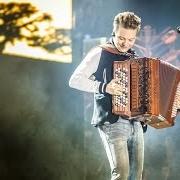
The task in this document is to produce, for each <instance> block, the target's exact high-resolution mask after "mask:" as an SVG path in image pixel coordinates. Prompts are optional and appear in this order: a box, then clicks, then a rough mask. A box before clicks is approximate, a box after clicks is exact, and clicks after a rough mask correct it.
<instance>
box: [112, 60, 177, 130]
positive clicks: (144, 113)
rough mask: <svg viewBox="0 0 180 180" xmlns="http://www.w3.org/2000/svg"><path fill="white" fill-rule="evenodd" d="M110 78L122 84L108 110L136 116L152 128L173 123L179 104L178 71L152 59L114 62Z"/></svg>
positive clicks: (132, 116)
mask: <svg viewBox="0 0 180 180" xmlns="http://www.w3.org/2000/svg"><path fill="white" fill-rule="evenodd" d="M113 68H114V71H113V72H114V78H116V79H117V80H118V81H117V82H118V84H119V85H120V86H121V87H122V92H121V93H122V94H121V95H120V96H112V112H113V113H114V114H118V115H121V116H123V117H126V118H129V119H131V118H136V117H140V119H141V120H142V119H143V121H144V122H146V123H147V124H149V125H151V126H153V127H155V128H164V127H170V126H172V125H173V124H174V117H175V116H176V109H177V107H180V70H179V69H177V68H176V67H174V66H172V65H171V64H169V63H166V62H164V61H160V60H159V59H155V58H139V59H130V60H126V61H115V62H114V66H113Z"/></svg>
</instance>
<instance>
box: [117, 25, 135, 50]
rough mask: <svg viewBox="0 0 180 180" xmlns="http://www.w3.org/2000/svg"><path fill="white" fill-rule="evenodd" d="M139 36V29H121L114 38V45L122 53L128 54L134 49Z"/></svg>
mask: <svg viewBox="0 0 180 180" xmlns="http://www.w3.org/2000/svg"><path fill="white" fill-rule="evenodd" d="M136 35H137V29H126V28H123V27H121V26H120V27H119V28H118V29H117V30H116V32H115V36H114V37H113V40H114V44H115V46H116V48H117V49H118V50H119V51H120V52H127V51H128V50H129V49H130V48H132V47H133V45H134V43H135V40H136Z"/></svg>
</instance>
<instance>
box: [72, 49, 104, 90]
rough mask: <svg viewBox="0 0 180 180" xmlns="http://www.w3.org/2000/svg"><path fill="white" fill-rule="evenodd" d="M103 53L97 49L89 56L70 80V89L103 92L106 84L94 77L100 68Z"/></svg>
mask: <svg viewBox="0 0 180 180" xmlns="http://www.w3.org/2000/svg"><path fill="white" fill-rule="evenodd" d="M101 52H102V49H101V48H100V47H96V48H94V49H92V50H91V51H90V52H89V53H88V54H87V56H86V57H85V58H84V59H83V60H82V62H81V63H80V64H79V66H78V67H77V68H76V70H75V71H74V72H73V74H72V76H71V78H70V80H69V86H70V87H72V88H75V89H78V90H81V91H86V92H92V93H95V92H100V91H102V89H103V88H104V86H105V85H104V83H102V82H99V81H96V80H95V77H94V76H93V74H94V73H95V72H96V70H97V68H98V65H99V61H100V57H101Z"/></svg>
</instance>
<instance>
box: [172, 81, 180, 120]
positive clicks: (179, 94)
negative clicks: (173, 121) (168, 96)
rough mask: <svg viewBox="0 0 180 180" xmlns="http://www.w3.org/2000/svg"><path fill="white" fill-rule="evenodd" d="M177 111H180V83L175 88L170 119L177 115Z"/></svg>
mask: <svg viewBox="0 0 180 180" xmlns="http://www.w3.org/2000/svg"><path fill="white" fill-rule="evenodd" d="M177 109H180V83H179V84H178V86H177V90H176V93H175V98H174V103H173V107H172V114H171V117H172V118H173V117H175V116H176V114H177Z"/></svg>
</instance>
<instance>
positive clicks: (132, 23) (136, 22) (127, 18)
mask: <svg viewBox="0 0 180 180" xmlns="http://www.w3.org/2000/svg"><path fill="white" fill-rule="evenodd" d="M119 26H122V27H124V28H127V29H137V31H139V30H140V28H141V18H140V17H139V16H137V15H135V14H134V13H133V12H128V11H127V12H122V13H119V14H117V15H116V16H115V17H114V21H113V35H114V34H115V31H116V30H117V29H118V27H119Z"/></svg>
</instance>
